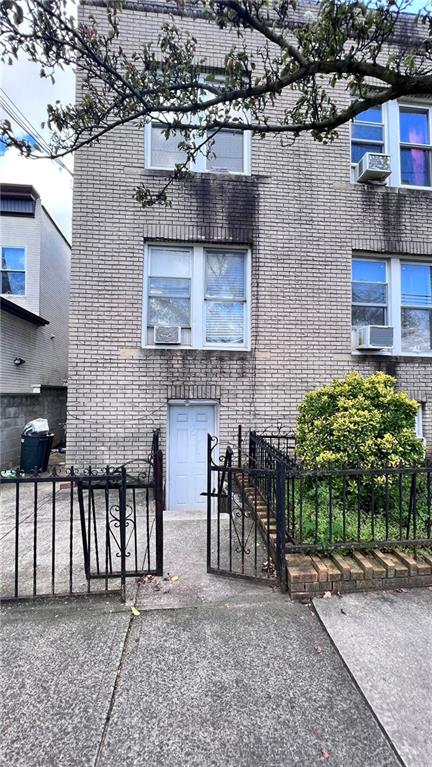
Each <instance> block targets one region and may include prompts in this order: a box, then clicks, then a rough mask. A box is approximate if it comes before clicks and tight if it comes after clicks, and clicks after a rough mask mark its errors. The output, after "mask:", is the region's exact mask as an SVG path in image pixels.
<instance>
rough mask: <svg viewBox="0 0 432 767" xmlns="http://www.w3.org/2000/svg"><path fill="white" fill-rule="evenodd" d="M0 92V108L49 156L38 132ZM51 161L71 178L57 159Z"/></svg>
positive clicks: (3, 92) (61, 162)
mask: <svg viewBox="0 0 432 767" xmlns="http://www.w3.org/2000/svg"><path fill="white" fill-rule="evenodd" d="M0 91H1V92H2V94H4V95H3V96H2V95H0V107H1V108H2V109H4V110H5V112H7V114H8V115H9V117H11V118H12V120H13V121H14V122H16V123H17V124H18V125H19V127H20V128H21V129H22V130H23V131H25V133H28V134H29V135H31V136H32V137H33V138H34V139H35V140H37V143H38V145H39V146H40V148H41V149H42V150H43V151H44V152H45V154H47V155H48V156H49V155H50V154H51V149H50V147H49V144H48V143H47V142H46V141H45V139H44V137H43V136H42V135H41V134H40V133H39V131H38V130H37V129H36V128H35V127H34V125H33V124H32V123H31V122H30V120H28V118H27V117H26V116H25V115H24V114H23V113H22V112H21V110H20V109H19V107H18V106H17V105H16V104H15V103H14V102H13V101H12V99H11V98H10V96H8V94H7V93H6V91H5V90H4V89H3V88H0ZM50 159H51V160H53V161H54V162H56V163H57V165H59V166H60V167H61V168H63V170H66V171H67V172H68V173H69V174H70V175H71V176H73V173H72V171H71V170H70V169H69V168H68V166H67V165H66V164H65V163H64V162H63V161H62V160H61V159H60V158H58V157H50Z"/></svg>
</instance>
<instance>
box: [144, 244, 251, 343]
mask: <svg viewBox="0 0 432 767" xmlns="http://www.w3.org/2000/svg"><path fill="white" fill-rule="evenodd" d="M144 257H145V268H144V309H143V338H142V343H143V346H146V347H149V346H150V347H155V348H160V347H161V346H162V347H163V346H164V344H159V343H155V328H157V327H158V326H164V327H172V326H174V327H175V328H178V327H179V328H180V339H181V344H180V345H181V346H182V347H185V348H194V349H203V348H215V349H249V345H250V252H249V250H248V249H247V248H242V247H238V248H237V247H232V246H229V247H220V246H213V245H212V246H208V247H207V246H203V245H190V246H178V245H167V246H165V245H160V244H159V245H158V244H154V245H152V244H149V245H146V248H145V256H144ZM170 348H174V349H175V348H178V346H177V345H173V346H170Z"/></svg>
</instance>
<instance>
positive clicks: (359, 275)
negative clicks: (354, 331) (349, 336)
mask: <svg viewBox="0 0 432 767" xmlns="http://www.w3.org/2000/svg"><path fill="white" fill-rule="evenodd" d="M387 280H388V278H387V263H386V261H384V260H377V261H373V260H372V259H362V258H353V262H352V326H353V328H358V327H360V326H361V325H386V324H387V314H388V310H387V305H388V284H387Z"/></svg>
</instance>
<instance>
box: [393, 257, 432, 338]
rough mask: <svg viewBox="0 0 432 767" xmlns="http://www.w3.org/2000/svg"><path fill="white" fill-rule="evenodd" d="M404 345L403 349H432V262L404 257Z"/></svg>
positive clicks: (401, 266) (402, 301)
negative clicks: (407, 259) (408, 259)
mask: <svg viewBox="0 0 432 767" xmlns="http://www.w3.org/2000/svg"><path fill="white" fill-rule="evenodd" d="M400 269H401V281H400V282H401V347H402V351H409V352H419V353H421V352H427V353H430V352H431V350H432V265H431V264H427V263H424V264H423V263H422V264H418V263H411V262H407V261H402V262H401V265H400Z"/></svg>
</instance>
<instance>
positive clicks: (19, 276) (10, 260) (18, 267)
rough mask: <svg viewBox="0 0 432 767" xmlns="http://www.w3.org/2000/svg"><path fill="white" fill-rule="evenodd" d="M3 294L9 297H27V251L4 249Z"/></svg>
mask: <svg viewBox="0 0 432 767" xmlns="http://www.w3.org/2000/svg"><path fill="white" fill-rule="evenodd" d="M1 277H2V287H1V292H2V293H4V294H7V295H13V296H23V295H25V250H24V248H2V265H1Z"/></svg>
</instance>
